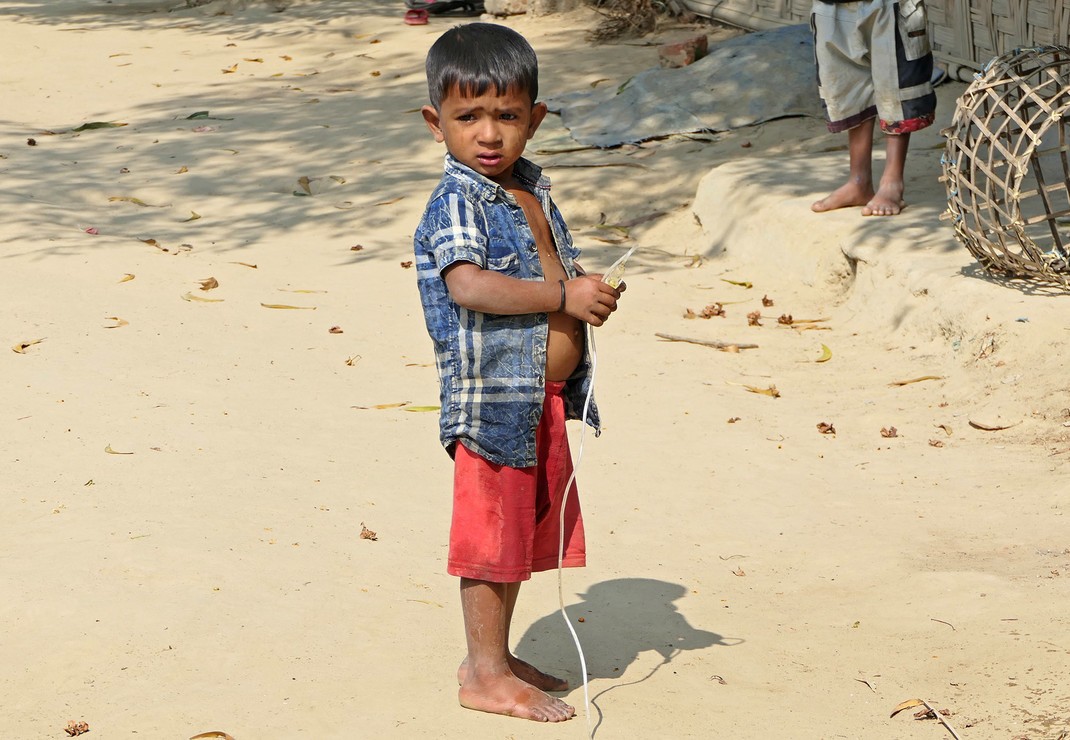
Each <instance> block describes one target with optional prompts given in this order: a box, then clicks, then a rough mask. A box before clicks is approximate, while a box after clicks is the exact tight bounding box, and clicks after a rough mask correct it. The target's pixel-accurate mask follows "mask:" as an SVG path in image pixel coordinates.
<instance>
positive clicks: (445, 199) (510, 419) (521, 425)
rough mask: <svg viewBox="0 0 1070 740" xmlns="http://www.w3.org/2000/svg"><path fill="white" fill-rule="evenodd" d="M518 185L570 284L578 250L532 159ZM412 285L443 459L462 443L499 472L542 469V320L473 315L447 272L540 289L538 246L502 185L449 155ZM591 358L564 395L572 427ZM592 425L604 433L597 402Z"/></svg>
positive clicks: (519, 170)
mask: <svg viewBox="0 0 1070 740" xmlns="http://www.w3.org/2000/svg"><path fill="white" fill-rule="evenodd" d="M513 174H514V175H515V176H516V178H517V179H518V180H519V181H520V182H521V183H522V184H523V185H524V186H525V187H526V188H528V189H529V190H530V191H531V192H532V193H533V194H534V195H535V197H536V198H537V199H538V201H539V203H540V204H541V205H542V210H543V213H544V214H545V215H546V220H547V221H548V222H549V224H550V229H551V232H552V234H553V238H554V244H555V246H556V247H557V252H558V255H559V256H560V258H561V263H562V265H563V266H564V268H565V272H566V274H567V275H568V276H569V277H570V278H572V277H575V276H576V265H575V260H576V258H577V257H578V256H579V250H578V249H576V248H575V247H574V246H573V244H572V237H571V236H570V235H569V233H568V229H567V227H566V226H565V222H564V219H562V218H561V213H560V212H559V211H558V210H557V206H555V205H554V203H553V201H552V200H551V199H550V180H549V178H547V177H546V176H545V175H543V174H542V170H541V169H540V168H539V167H538V166H536V165H534V164H532V163H531V162H529V161H528V160H526V159H520V160H518V161H517V163H516V165H515V166H514V169H513ZM413 242H414V248H415V254H416V279H417V286H418V288H419V291H420V301H421V303H422V305H423V311H424V320H425V322H426V324H427V332H428V334H430V335H431V339H432V341H433V342H434V346H435V363H436V365H437V367H438V375H439V385H440V391H439V396H440V400H441V404H442V411H441V414H440V417H439V437H440V439H441V441H442V445H443V446H444V447H445V448H446V449H447V451H450V452H452V446H453V444H454V443H455V442H457V441H463V443H464V445H465V446H466V447H468V448H469V449H471V450H472V451H474V452H476V453H478V454H479V455H481V456H482V457H484V458H486V459H487V460H490V461H491V462H493V463H497V464H500V465H505V466H508V467H513V468H525V467H531V466H533V465H535V464H536V453H535V429H536V427H537V426H538V424H539V419H540V417H541V415H542V402H543V397H544V395H545V383H546V377H545V373H546V339H547V335H548V331H549V329H548V323H547V315H546V314H545V313H531V314H520V315H516V316H503V315H498V314H489V313H482V312H479V311H470V310H468V309H466V308H463V307H461V306H458V305H457V304H456V303H455V302H454V301H453V299H452V298H451V297H450V294H449V291H448V290H447V288H446V282H445V280H443V279H442V271H443V270H444V269H445V268H447V267H448V266H450V265H452V264H453V263H455V262H462V261H463V262H471V263H473V264H475V265H477V266H479V267H480V268H482V269H484V270H494V271H496V272H500V273H502V274H504V275H508V276H510V277H514V278H517V279H520V280H543V279H544V276H543V272H542V263H541V262H539V254H538V249H537V247H536V244H535V238H534V237H533V235H532V233H531V228H530V227H529V226H528V222H527V219H526V218H525V217H524V212H523V210H522V209H521V207H520V205H519V204H518V203H517V201H516V199H515V198H514V197H513V196H512V195H510V194H509V193H508V192H506V191H505V189H504V188H502V187H501V186H500V185H498V184H497V183H495V182H492V181H491V180H488V179H487V178H484V177H483V176H482V175H480V174H478V173H477V172H475V171H473V170H472V169H470V168H468V167H466V166H465V165H463V164H461V163H460V162H458V161H457V160H456V159H454V158H453V157H452V156H450V155H449V154H447V155H446V163H445V173H444V175H443V177H442V180H441V181H440V182H439V184H438V187H436V188H435V191H434V192H433V193H432V195H431V198H430V200H429V201H428V204H427V208H426V210H425V211H424V215H423V218H422V219H421V221H420V225H419V226H418V227H417V229H416V233H415V235H414V237H413ZM590 367H591V358H590V353H589V350H588V349H587V348H585V349H584V356H583V360H582V361H581V362H580V365H579V367H577V368H576V371H575V372H574V373H573V375H572V377H571V378H569V379H568V382H567V383H566V385H565V392H564V398H565V410H566V414H567V418H569V419H578V418H579V417H580V414H581V413H582V410H583V402H584V399H585V397H586V394H587V390H588V388H589V386H590ZM587 423H588V424H590V425H591V426H592V427H594V429H595V432H596V434H597V433H598V432H599V431H600V422H599V418H598V410H597V408H596V407H595V405H594V403H593V401H592V403H591V405H590V408H589V409H588V414H587Z"/></svg>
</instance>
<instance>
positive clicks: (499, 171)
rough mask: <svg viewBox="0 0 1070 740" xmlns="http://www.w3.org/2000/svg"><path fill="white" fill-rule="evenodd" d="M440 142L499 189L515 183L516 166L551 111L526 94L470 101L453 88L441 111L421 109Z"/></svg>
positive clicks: (512, 90)
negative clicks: (513, 181) (512, 180)
mask: <svg viewBox="0 0 1070 740" xmlns="http://www.w3.org/2000/svg"><path fill="white" fill-rule="evenodd" d="M422 113H423V116H424V120H425V121H426V122H427V127H428V128H429V129H431V133H432V134H434V137H435V141H438V142H445V144H446V149H447V150H449V153H450V154H452V155H453V156H454V158H456V159H457V160H458V161H459V162H461V163H462V164H465V165H467V166H468V167H471V168H472V169H473V170H475V171H476V172H478V173H479V174H481V175H483V176H484V177H486V178H488V179H490V180H493V181H494V182H496V183H498V184H499V185H505V184H507V183H508V182H509V181H511V179H512V175H513V164H514V163H515V162H516V160H518V159H519V158H520V156H521V155H522V154H523V153H524V147H525V146H526V145H527V143H528V139H530V138H531V137H532V136H534V135H535V131H536V130H537V129H538V128H539V124H541V123H542V120H543V118H545V117H546V105H545V104H543V103H536V104H535V105H532V103H531V96H530V95H528V93H527V91H526V90H517V89H515V88H510V89H509V90H508V91H507V92H506V93H504V94H501V95H499V94H498V93H496V92H495V91H494V90H493V89H490V90H488V91H487V92H486V93H484V94H483V95H479V96H475V97H467V96H464V95H462V94H461V93H460V91H459V90H458V88H456V87H454V88H453V89H452V90H450V91H449V93H448V94H447V95H446V96H445V97H444V98H443V99H442V102H441V103H440V105H439V110H437V111H436V110H435V109H434V108H432V107H431V106H429V105H425V106H424V107H423V109H422Z"/></svg>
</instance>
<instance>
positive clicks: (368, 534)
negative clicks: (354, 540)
mask: <svg viewBox="0 0 1070 740" xmlns="http://www.w3.org/2000/svg"><path fill="white" fill-rule="evenodd" d="M360 538H361V539H362V540H371V541H372V542H375V541H376V540H377V539H379V535H377V534H376V533H375V532H373V531H371V530H370V529H368V528H367V527H365V526H364V522H361V523H360Z"/></svg>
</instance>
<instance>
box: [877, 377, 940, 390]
mask: <svg viewBox="0 0 1070 740" xmlns="http://www.w3.org/2000/svg"><path fill="white" fill-rule="evenodd" d="M943 379H944V376H943V375H922V376H921V377H920V378H911V379H910V380H895V381H892V382H891V383H889V384H888V385H889V386H891V387H893V388H894V387H897V386H903V385H910V384H911V383H920V382H922V381H923V380H943Z"/></svg>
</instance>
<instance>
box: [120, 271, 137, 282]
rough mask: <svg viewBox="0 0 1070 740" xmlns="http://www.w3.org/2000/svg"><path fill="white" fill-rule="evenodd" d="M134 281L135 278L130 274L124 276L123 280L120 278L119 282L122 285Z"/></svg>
mask: <svg viewBox="0 0 1070 740" xmlns="http://www.w3.org/2000/svg"><path fill="white" fill-rule="evenodd" d="M133 279H134V276H133V275H132V274H130V273H129V272H128V273H126V274H125V275H123V276H122V277H121V278H119V282H120V283H129V282H130V281H131V280H133Z"/></svg>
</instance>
